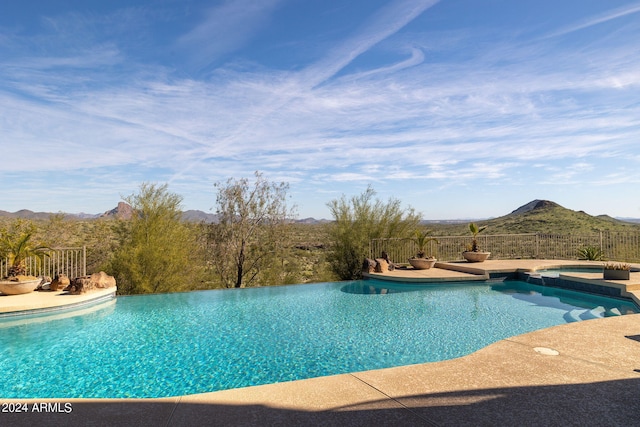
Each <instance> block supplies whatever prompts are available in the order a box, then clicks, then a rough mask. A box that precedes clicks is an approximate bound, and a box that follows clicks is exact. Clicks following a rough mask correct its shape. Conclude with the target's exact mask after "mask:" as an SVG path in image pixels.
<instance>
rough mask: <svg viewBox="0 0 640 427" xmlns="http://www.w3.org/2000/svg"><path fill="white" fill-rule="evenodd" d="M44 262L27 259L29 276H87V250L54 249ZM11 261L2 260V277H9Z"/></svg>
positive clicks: (0, 262)
mask: <svg viewBox="0 0 640 427" xmlns="http://www.w3.org/2000/svg"><path fill="white" fill-rule="evenodd" d="M46 254H47V256H45V257H43V259H42V260H39V259H38V258H35V257H31V258H27V262H26V264H27V274H28V275H31V276H37V277H39V276H49V277H51V278H53V277H55V276H56V275H57V274H58V273H65V274H66V275H67V276H68V277H69V278H76V277H80V276H86V274H87V248H86V246H83V247H81V248H54V249H51V250H50V251H48V252H46ZM8 271H9V260H8V259H7V258H4V259H0V277H5V276H7V274H8Z"/></svg>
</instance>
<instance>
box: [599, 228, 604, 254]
mask: <svg viewBox="0 0 640 427" xmlns="http://www.w3.org/2000/svg"><path fill="white" fill-rule="evenodd" d="M600 253H604V247H603V246H602V230H600Z"/></svg>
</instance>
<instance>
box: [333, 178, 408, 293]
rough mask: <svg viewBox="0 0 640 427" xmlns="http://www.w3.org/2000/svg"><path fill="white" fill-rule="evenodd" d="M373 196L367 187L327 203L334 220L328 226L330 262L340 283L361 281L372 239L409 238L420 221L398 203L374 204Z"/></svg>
mask: <svg viewBox="0 0 640 427" xmlns="http://www.w3.org/2000/svg"><path fill="white" fill-rule="evenodd" d="M375 194H376V192H375V191H374V190H373V188H371V186H369V187H367V189H366V191H364V192H363V193H362V194H360V195H359V196H354V197H352V198H351V199H349V200H348V199H347V198H346V196H344V195H343V196H342V197H341V198H340V199H337V200H332V201H331V202H329V203H327V206H328V207H329V209H330V211H331V214H332V216H333V218H334V222H333V224H331V226H330V230H329V235H330V238H331V245H332V246H331V252H330V254H329V262H330V263H331V267H332V268H333V271H334V272H335V273H336V274H337V275H338V276H339V277H340V278H341V279H343V280H353V279H358V278H359V277H361V271H362V262H363V261H364V259H365V258H367V257H368V256H369V242H370V241H371V240H373V239H381V238H390V237H398V238H405V237H407V236H409V235H410V233H411V231H412V230H414V229H415V228H416V227H417V225H418V222H419V220H420V217H419V215H417V214H416V213H415V212H414V210H413V209H412V208H408V209H402V207H401V203H400V201H399V200H398V199H395V198H391V199H389V201H388V202H387V203H383V202H382V201H380V200H379V199H375V200H374V196H375Z"/></svg>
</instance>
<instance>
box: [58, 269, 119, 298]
mask: <svg viewBox="0 0 640 427" xmlns="http://www.w3.org/2000/svg"><path fill="white" fill-rule="evenodd" d="M115 286H116V279H115V278H114V277H113V276H109V275H108V274H107V273H105V272H104V271H101V272H100V273H93V274H92V275H90V276H82V277H76V278H75V279H73V280H72V281H71V283H70V284H69V286H67V288H66V289H65V290H66V291H69V293H70V294H71V295H79V294H84V293H87V292H90V291H93V290H96V289H107V288H113V287H115Z"/></svg>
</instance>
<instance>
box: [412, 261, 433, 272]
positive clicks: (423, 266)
mask: <svg viewBox="0 0 640 427" xmlns="http://www.w3.org/2000/svg"><path fill="white" fill-rule="evenodd" d="M436 261H437V259H435V258H409V264H411V266H412V267H413V268H415V269H416V270H427V269H429V268H431V267H433V266H434V265H435V264H436Z"/></svg>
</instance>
